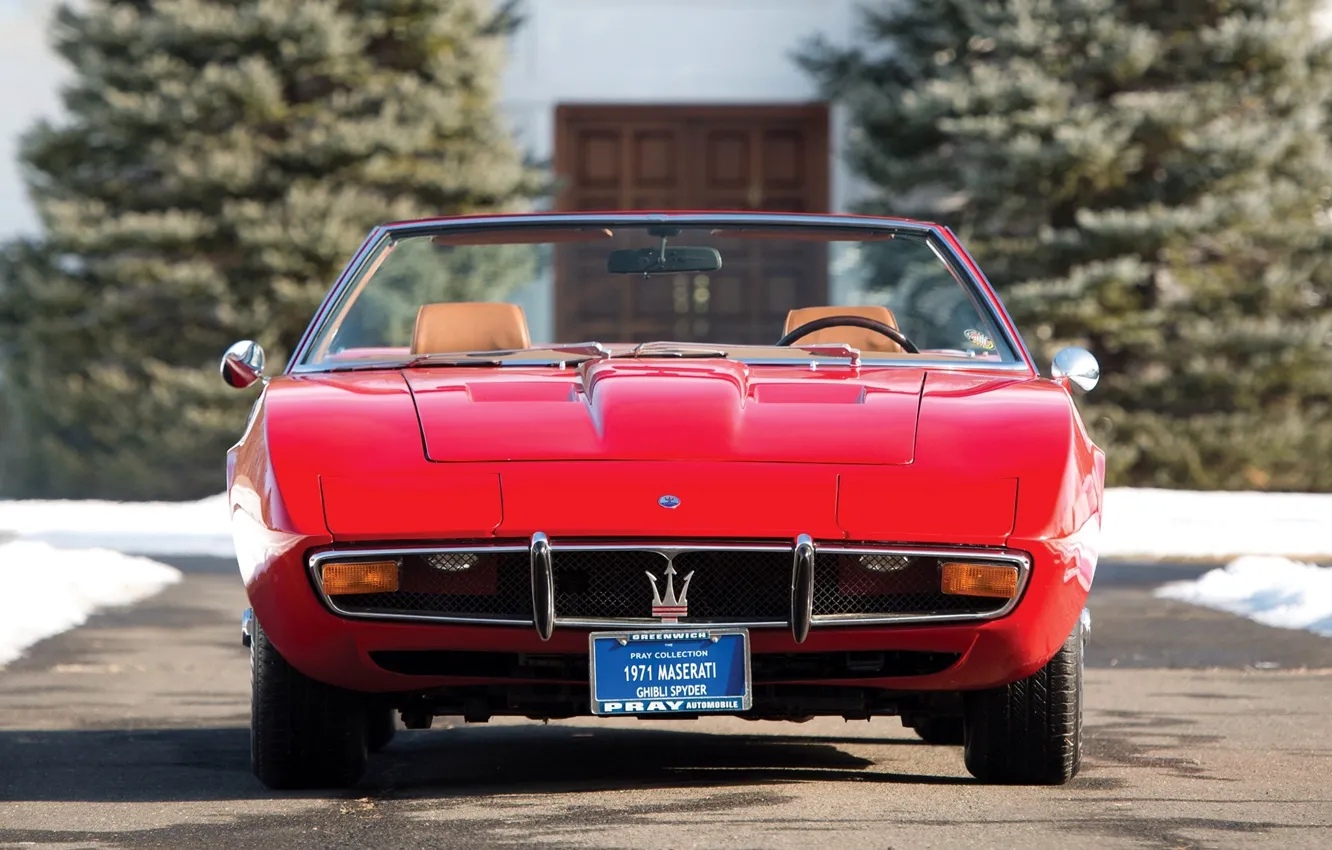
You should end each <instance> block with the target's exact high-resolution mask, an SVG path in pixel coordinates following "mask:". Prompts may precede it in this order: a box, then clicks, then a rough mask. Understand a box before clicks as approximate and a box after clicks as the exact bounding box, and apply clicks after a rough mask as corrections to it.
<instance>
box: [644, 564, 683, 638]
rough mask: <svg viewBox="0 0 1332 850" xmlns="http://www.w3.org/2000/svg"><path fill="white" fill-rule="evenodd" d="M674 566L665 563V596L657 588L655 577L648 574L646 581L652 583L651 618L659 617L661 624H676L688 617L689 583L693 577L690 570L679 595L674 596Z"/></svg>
mask: <svg viewBox="0 0 1332 850" xmlns="http://www.w3.org/2000/svg"><path fill="white" fill-rule="evenodd" d="M675 576H676V572H675V564H673V563H671V562H669V561H667V562H666V575H665V576H663V578H665V579H666V594H665V595H664V596H663V595H662V593H661V588H660V587H658V586H657V577H656V576H654V575H653V574H652V573H651V572H648V574H647V577H648V581H650V582H652V616H654V617H659V618H660V619H661V621H662V622H663V623H678V622H679V621H680V618H681V617H686V616H688V615H689V581H690V580H691V579H692V578H693V577H694V573H693V571H692V570H690V572H689V575H687V576H685V577H684V586H683V587H681V588H680V595H679V596H678V597H677V596H676V595H675Z"/></svg>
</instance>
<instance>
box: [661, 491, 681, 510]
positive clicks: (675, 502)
mask: <svg viewBox="0 0 1332 850" xmlns="http://www.w3.org/2000/svg"><path fill="white" fill-rule="evenodd" d="M657 504H659V505H661V506H662V507H663V508H678V507H680V497H679V496H672V495H670V494H669V493H667V494H666V495H665V496H662V497H661V498H660V499H658V500H657Z"/></svg>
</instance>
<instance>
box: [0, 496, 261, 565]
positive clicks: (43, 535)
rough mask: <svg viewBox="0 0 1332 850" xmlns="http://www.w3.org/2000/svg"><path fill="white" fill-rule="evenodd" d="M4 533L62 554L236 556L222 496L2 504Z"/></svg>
mask: <svg viewBox="0 0 1332 850" xmlns="http://www.w3.org/2000/svg"><path fill="white" fill-rule="evenodd" d="M5 532H10V533H12V534H14V535H15V536H17V537H19V538H20V539H23V540H37V541H41V542H43V543H49V544H51V545H52V546H58V547H60V548H62V549H75V548H87V547H99V548H104V549H114V550H116V551H118V552H132V553H134V554H136V555H211V556H215V557H219V558H232V557H235V554H236V550H235V548H234V547H233V546H232V542H231V516H230V513H229V511H228V508H227V497H226V494H220V495H217V496H210V497H208V498H207V499H201V500H200V501H197V502H101V501H86V502H83V501H22V502H0V537H4V536H5Z"/></svg>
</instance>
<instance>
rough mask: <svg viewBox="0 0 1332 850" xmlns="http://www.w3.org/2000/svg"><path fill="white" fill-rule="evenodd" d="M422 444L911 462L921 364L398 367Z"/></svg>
mask: <svg viewBox="0 0 1332 850" xmlns="http://www.w3.org/2000/svg"><path fill="white" fill-rule="evenodd" d="M404 377H405V379H406V381H407V384H408V386H409V387H410V388H411V393H412V397H413V399H414V401H415V404H416V410H417V415H418V417H419V420H420V426H421V435H422V437H423V439H424V442H425V451H426V456H427V458H428V459H429V460H432V461H437V462H463V461H512V460H529V461H538V460H543V461H544V460H549V461H557V460H678V461H691V460H693V461H719V460H738V461H784V462H800V463H857V464H908V463H911V461H912V457H913V453H914V448H915V439H916V421H917V417H918V414H919V409H920V394H921V388H922V386H923V384H924V377H925V376H924V372H923V371H922V370H919V369H901V368H894V369H879V370H865V371H863V372H857V371H856V370H852V369H848V368H846V367H845V366H837V365H833V366H830V367H829V368H828V369H827V370H811V369H809V368H808V367H805V368H803V369H799V368H792V367H750V366H747V365H745V364H743V363H739V362H735V361H731V360H706V361H689V360H684V361H675V360H672V361H665V360H651V361H605V360H603V361H595V362H592V363H589V364H587V365H585V366H583V367H582V368H581V369H580V370H579V371H578V372H576V373H572V372H569V371H559V370H527V369H524V370H508V369H506V370H496V371H494V372H488V373H486V374H484V375H482V374H478V373H477V372H475V371H473V370H466V371H464V370H450V369H408V370H406V371H405V372H404Z"/></svg>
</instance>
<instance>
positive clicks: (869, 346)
mask: <svg viewBox="0 0 1332 850" xmlns="http://www.w3.org/2000/svg"><path fill="white" fill-rule="evenodd" d="M825 316H860V317H862V318H865V319H873V320H874V321H876V322H883V323H884V324H885V325H887V326H888V327H890V328H893V329H894V330H896V329H897V318H896V317H895V316H893V311H892V310H889V309H888V308H887V307H878V306H875V307H801V308H799V309H797V310H792V311H791V312H789V313H787V314H786V330H785V331H783V333H790V332H791V331H793V330H795V329H796V328H798V327H800V326H801V325H803V324H805V323H806V322H812V321H814V320H815V319H822V318H824V317H825ZM829 342H844V343H846V344H847V345H849V346H851V347H853V348H858V349H860V350H861V351H891V352H894V353H897V354H901V353H902V351H903V349H902V346H900V345H898V344H897V343H896V342H893V341H892V340H891V339H889V338H888V337H886V336H884V335H883V334H881V333H878V332H876V331H872V330H870V329H869V328H853V327H850V326H845V325H838V326H837V327H835V328H824V329H823V330H821V331H814V332H813V333H808V334H805V335H804V336H802V337H801V338H800V339H798V340H796V341H795V342H793V343H791V344H792V345H811V344H813V343H829Z"/></svg>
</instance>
